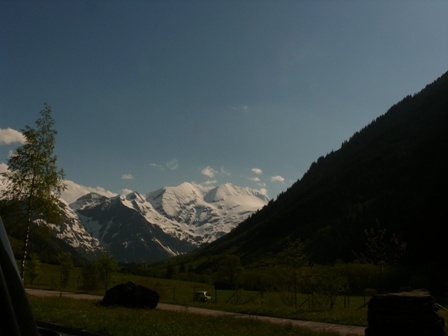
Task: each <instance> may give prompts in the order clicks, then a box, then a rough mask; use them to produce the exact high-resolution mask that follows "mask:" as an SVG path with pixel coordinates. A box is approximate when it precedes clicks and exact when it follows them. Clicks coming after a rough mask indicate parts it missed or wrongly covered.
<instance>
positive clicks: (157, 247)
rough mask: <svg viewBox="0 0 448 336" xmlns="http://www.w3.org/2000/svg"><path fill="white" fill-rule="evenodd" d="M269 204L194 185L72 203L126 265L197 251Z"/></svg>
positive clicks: (230, 189)
mask: <svg viewBox="0 0 448 336" xmlns="http://www.w3.org/2000/svg"><path fill="white" fill-rule="evenodd" d="M267 203H268V199H267V198H266V197H265V196H263V195H262V194H260V193H259V192H257V191H255V190H252V189H249V188H240V187H237V186H234V185H232V184H224V185H221V186H218V187H216V188H213V189H211V188H205V187H203V186H201V185H197V184H194V183H188V182H186V183H182V184H180V185H178V186H175V187H164V188H161V189H159V190H156V191H153V192H150V193H147V194H143V195H142V194H139V193H138V192H131V193H129V194H126V195H118V196H113V197H111V198H107V197H105V196H101V195H99V194H95V193H90V194H88V195H85V196H83V197H81V198H79V199H78V200H77V201H76V202H73V203H71V204H70V207H71V208H72V209H73V210H74V211H75V212H76V213H77V215H78V217H79V219H80V220H81V222H82V223H83V225H84V226H85V227H86V229H87V231H88V232H90V234H92V236H93V237H95V238H96V239H98V241H99V242H100V244H101V246H103V247H105V248H107V249H108V250H109V251H110V252H111V253H112V254H114V255H115V257H116V258H117V260H119V261H126V262H134V261H135V262H141V261H155V260H158V259H162V258H167V257H171V256H174V255H178V254H181V253H186V252H189V251H192V250H193V249H195V248H197V247H199V246H200V245H201V244H203V243H209V242H212V241H214V240H216V239H218V238H220V237H222V236H223V235H225V234H226V233H228V232H230V231H231V230H232V229H233V228H235V227H236V226H237V225H238V224H239V223H240V222H242V221H243V220H245V219H246V218H247V217H248V216H249V215H250V214H251V213H253V212H254V211H257V210H258V209H260V208H262V207H263V206H264V205H266V204H267Z"/></svg>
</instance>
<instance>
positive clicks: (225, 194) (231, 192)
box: [204, 183, 269, 203]
mask: <svg viewBox="0 0 448 336" xmlns="http://www.w3.org/2000/svg"><path fill="white" fill-rule="evenodd" d="M244 196H248V197H257V198H259V199H260V200H261V201H263V202H268V201H269V199H268V198H267V197H266V196H265V195H263V194H261V193H260V192H258V191H256V190H253V189H250V188H241V187H237V186H234V185H232V184H230V183H226V184H222V185H220V186H218V187H216V188H213V189H212V190H210V191H209V192H208V193H207V194H206V195H205V197H204V200H205V201H206V202H208V203H215V202H222V201H225V200H229V199H232V198H239V199H240V198H241V197H244Z"/></svg>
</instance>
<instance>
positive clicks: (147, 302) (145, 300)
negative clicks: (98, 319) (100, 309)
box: [100, 281, 160, 309]
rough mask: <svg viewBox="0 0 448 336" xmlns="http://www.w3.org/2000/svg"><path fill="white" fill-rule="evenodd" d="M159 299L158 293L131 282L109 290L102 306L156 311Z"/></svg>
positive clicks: (102, 301)
mask: <svg viewBox="0 0 448 336" xmlns="http://www.w3.org/2000/svg"><path fill="white" fill-rule="evenodd" d="M159 299H160V296H159V294H158V293H157V292H156V291H153V290H151V289H149V288H147V287H145V286H141V285H137V284H136V283H134V282H131V281H129V282H126V283H122V284H119V285H116V286H115V287H112V288H110V289H108V290H107V292H106V294H105V295H104V297H103V299H102V300H101V302H100V304H101V305H103V306H124V307H134V308H151V309H155V308H156V307H157V304H158V303H159Z"/></svg>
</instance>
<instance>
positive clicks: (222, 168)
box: [220, 167, 230, 176]
mask: <svg viewBox="0 0 448 336" xmlns="http://www.w3.org/2000/svg"><path fill="white" fill-rule="evenodd" d="M220 173H221V175H223V176H230V172H228V171H227V170H225V169H224V167H221V170H220Z"/></svg>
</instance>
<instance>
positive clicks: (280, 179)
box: [271, 175, 285, 183]
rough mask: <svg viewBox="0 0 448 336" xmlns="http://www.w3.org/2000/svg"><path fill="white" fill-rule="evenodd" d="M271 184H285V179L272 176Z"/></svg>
mask: <svg viewBox="0 0 448 336" xmlns="http://www.w3.org/2000/svg"><path fill="white" fill-rule="evenodd" d="M271 182H280V183H283V182H285V178H284V177H282V176H280V175H275V176H271Z"/></svg>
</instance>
